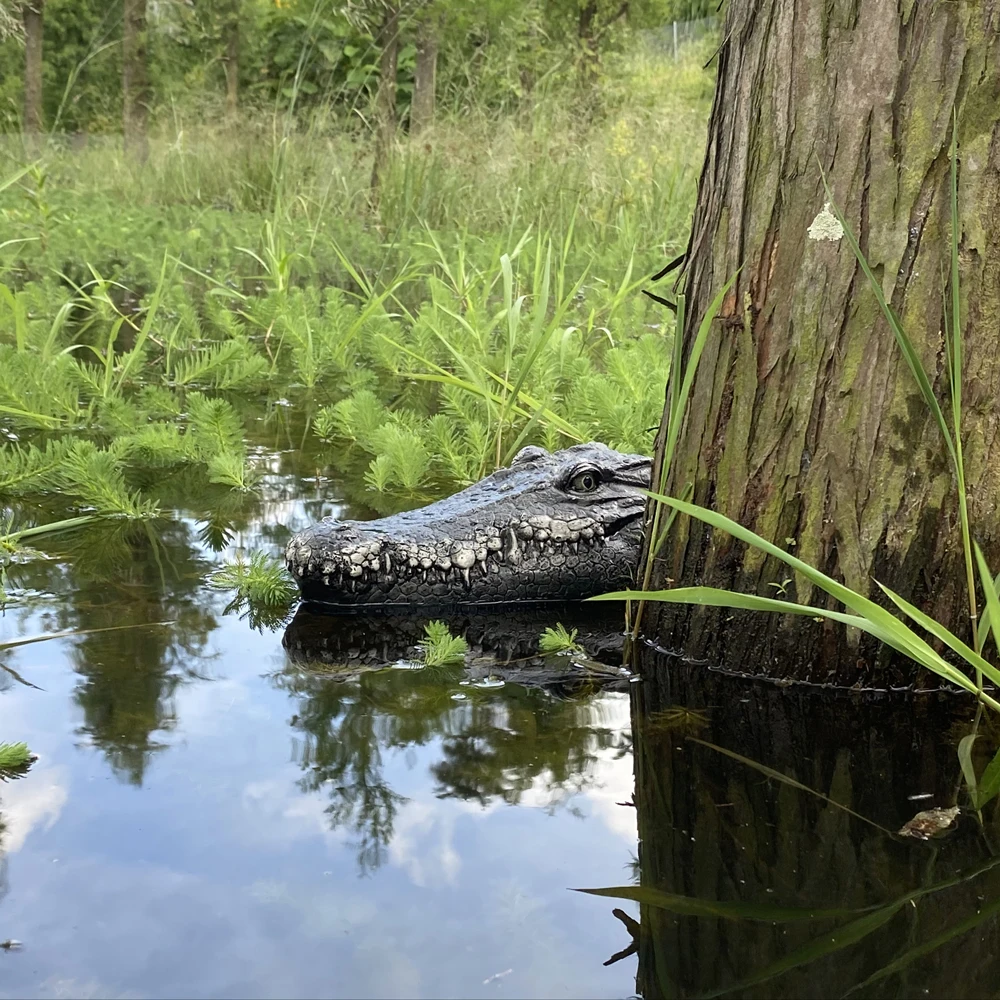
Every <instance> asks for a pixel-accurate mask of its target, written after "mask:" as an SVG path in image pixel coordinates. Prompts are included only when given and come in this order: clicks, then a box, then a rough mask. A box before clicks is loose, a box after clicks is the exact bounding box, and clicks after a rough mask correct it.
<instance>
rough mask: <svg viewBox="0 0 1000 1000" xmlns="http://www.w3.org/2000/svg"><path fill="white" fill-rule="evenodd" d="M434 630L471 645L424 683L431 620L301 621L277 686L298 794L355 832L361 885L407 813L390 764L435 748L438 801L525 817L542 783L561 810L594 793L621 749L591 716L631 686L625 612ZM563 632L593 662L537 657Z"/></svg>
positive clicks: (550, 614) (464, 620)
mask: <svg viewBox="0 0 1000 1000" xmlns="http://www.w3.org/2000/svg"><path fill="white" fill-rule="evenodd" d="M433 617H437V618H440V619H441V620H443V621H445V623H446V624H447V625H448V627H449V629H450V630H451V631H452V632H453V633H454V634H459V635H464V636H465V637H466V639H467V641H468V643H469V646H470V651H469V654H468V656H467V658H466V663H465V664H464V665H462V664H459V665H455V666H446V667H437V668H422V669H414V666H415V664H414V661H413V657H414V655H415V647H416V645H417V644H418V643H419V642H420V640H421V639H422V638H423V626H424V625H425V624H426V623H427V620H428V619H427V617H420V618H415V617H412V616H407V615H401V614H367V615H334V614H323V613H320V612H318V611H317V610H316V609H312V608H308V607H303V608H300V609H299V611H298V613H297V614H296V616H295V618H294V619H293V621H292V622H291V623H290V624H289V626H288V628H287V630H286V631H285V635H284V639H283V645H284V647H285V651H286V658H287V662H286V664H285V667H284V669H283V670H281V671H279V672H276V673H275V674H273V675H272V677H271V680H272V683H273V684H274V685H275V686H276V687H279V688H280V689H282V690H285V691H287V692H288V693H289V695H290V696H292V697H293V698H294V699H295V700H296V711H295V714H294V715H293V716H292V720H291V724H292V727H293V729H294V730H295V732H296V734H297V736H298V741H297V744H296V759H297V761H298V763H299V765H300V766H301V768H302V771H303V776H302V778H301V779H300V781H299V787H300V788H301V789H302V791H303V792H310V793H311V792H316V791H320V790H324V789H325V790H326V792H327V794H328V796H329V804H328V805H327V807H326V815H327V817H328V820H329V823H330V826H331V828H333V829H336V828H341V827H342V828H345V829H348V830H350V832H351V833H352V835H353V836H354V842H355V847H356V850H357V859H358V865H359V868H360V869H361V871H362V872H369V871H372V870H374V869H376V868H378V867H379V866H380V865H381V864H382V863H383V862H384V860H385V858H386V854H387V850H388V847H389V843H390V841H391V839H392V836H393V823H394V819H395V816H396V812H397V810H398V808H399V806H400V805H401V804H402V803H403V801H405V800H404V799H403V798H402V797H401V796H399V795H398V794H396V793H395V792H394V791H393V790H392V789H391V788H390V787H389V785H388V784H387V783H386V781H385V780H384V778H383V757H384V755H385V754H386V753H387V752H389V751H391V750H393V749H397V748H406V747H414V746H423V745H426V744H428V743H430V742H431V741H432V740H435V739H438V740H440V751H439V752H440V759H439V760H437V761H436V762H435V763H434V764H432V765H431V768H430V770H431V773H432V775H433V777H434V781H435V787H434V794H435V796H436V797H437V798H439V799H460V800H464V801H468V802H474V803H477V804H479V805H480V806H486V805H488V804H490V803H491V802H493V801H498V802H503V803H505V804H507V805H517V804H518V803H519V802H520V801H521V798H522V796H523V795H524V794H525V793H526V792H527V791H528V790H529V789H530V790H532V791H533V792H534V793H538V792H539V782H541V784H542V791H543V793H544V795H545V797H546V799H547V800H548V802H549V804H550V807H551V808H556V807H558V806H559V804H560V803H562V802H564V801H566V800H568V799H570V798H571V797H572V796H573V795H574V794H576V793H578V792H580V791H582V790H583V789H584V788H586V787H587V785H588V784H589V783H590V781H591V780H592V778H593V772H594V768H595V765H596V763H597V753H598V751H602V750H607V749H608V748H611V747H615V746H617V742H616V741H620V732H619V730H618V728H617V727H616V726H614V725H611V724H608V725H603V724H602V719H601V713H600V710H599V708H598V707H597V706H596V705H595V704H594V703H593V702H592V696H593V695H594V694H596V693H598V692H600V691H606V690H619V691H620V690H624V689H625V688H626V687H627V686H628V679H627V677H626V676H625V675H624V674H623V672H622V670H621V668H620V667H616V666H613V665H612V664H613V663H615V662H618V663H620V660H621V649H622V636H621V615H620V611H617V612H616V611H615V610H614V609H612V610H611V611H609V612H603V613H601V614H599V615H597V616H595V615H593V614H590V613H589V612H588V613H586V614H583V613H582V612H581V609H580V608H579V607H578V606H576V607H565V606H564V607H562V608H549V609H546V610H541V609H539V610H537V611H535V612H533V613H532V612H529V613H525V614H519V615H517V616H514V615H512V614H510V613H509V612H507V613H504V612H503V611H496V612H472V613H456V612H455V611H454V610H453V611H451V612H448V611H444V610H442V611H435V612H434V613H433ZM555 620H559V621H562V622H563V623H564V624H565V625H567V627H575V628H577V629H578V631H579V635H578V639H579V640H580V641H581V643H582V645H583V646H585V647H586V649H587V650H588V653H587V655H583V654H581V655H575V656H566V655H560V654H555V655H548V656H544V655H541V654H539V652H538V639H539V634H540V633H541V631H542V629H543V628H544V627H545V626H546V625H550V624H551V623H552V622H553V621H555ZM595 656H600V657H601V659H600V660H598V659H596V658H594V657H595ZM387 664H395V666H389V667H387V666H386V665H387Z"/></svg>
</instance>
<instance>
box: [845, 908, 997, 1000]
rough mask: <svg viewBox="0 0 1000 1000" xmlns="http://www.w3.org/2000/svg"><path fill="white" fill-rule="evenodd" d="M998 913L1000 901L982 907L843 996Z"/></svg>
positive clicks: (860, 988) (898, 970) (909, 950)
mask: <svg viewBox="0 0 1000 1000" xmlns="http://www.w3.org/2000/svg"><path fill="white" fill-rule="evenodd" d="M998 913H1000V900H998V901H997V902H994V903H991V904H990V905H989V906H984V907H983V908H982V909H981V910H980V911H979V912H978V913H974V914H972V915H971V916H969V917H966V918H965V920H960V921H959V922H958V923H957V924H954V925H952V926H951V927H949V928H948V929H947V930H946V931H942V932H941V933H940V934H938V935H936V936H935V937H932V938H931V939H930V941H925V942H923V943H922V944H918V945H915V946H914V947H912V948H908V949H907V950H906V951H905V952H903V954H902V955H900V956H899V957H898V958H896V959H894V960H893V961H891V962H890V963H889V964H888V965H884V966H883V967H882V968H881V969H879V970H878V971H877V972H874V973H872V974H871V975H870V976H869V977H868V978H867V979H865V980H863V981H862V982H860V983H858V984H857V985H856V986H852V987H851V988H850V989H849V990H848V991H847V992H846V993H845V994H844V996H845V997H847V996H850V995H851V994H852V993H857V992H858V990H863V989H866V988H868V987H870V986H873V985H874V984H875V983H877V982H879V981H880V980H882V979H886V978H887V977H889V976H891V975H894V974H895V973H897V972H901V971H902V970H903V969H905V968H907V966H910V965H912V964H913V963H914V962H915V961H916V960H917V959H918V958H923V957H924V955H929V954H931V953H932V952H935V951H937V950H938V948H941V947H943V946H944V945H946V944H948V942H949V941H954V940H955V939H956V938H959V937H961V936H962V935H963V934H968V932H969V931H971V930H973V929H974V928H976V927H978V926H979V925H980V924H981V923H984V922H985V921H987V920H990V919H992V918H993V917H995V916H996V915H997V914H998Z"/></svg>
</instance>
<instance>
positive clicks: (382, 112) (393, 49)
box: [372, 4, 399, 198]
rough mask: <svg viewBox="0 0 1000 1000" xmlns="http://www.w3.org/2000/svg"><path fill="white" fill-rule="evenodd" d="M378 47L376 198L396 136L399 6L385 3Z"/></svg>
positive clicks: (374, 193)
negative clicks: (380, 52)
mask: <svg viewBox="0 0 1000 1000" xmlns="http://www.w3.org/2000/svg"><path fill="white" fill-rule="evenodd" d="M378 44H379V48H380V49H381V50H382V57H381V59H380V60H379V80H378V92H377V93H376V95H375V162H374V164H373V166H372V194H373V196H375V197H376V198H377V196H378V189H379V185H380V184H381V182H382V176H383V175H384V173H385V169H386V167H387V165H388V162H389V155H390V153H391V152H392V145H393V142H394V141H395V138H396V64H397V58H398V55H399V8H398V7H397V6H396V5H395V4H389V5H388V6H386V9H385V16H384V18H383V20H382V27H381V29H380V30H379V33H378Z"/></svg>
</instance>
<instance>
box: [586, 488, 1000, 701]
mask: <svg viewBox="0 0 1000 1000" xmlns="http://www.w3.org/2000/svg"><path fill="white" fill-rule="evenodd" d="M650 496H651V497H652V498H653V499H654V500H658V501H659V502H660V503H662V504H666V505H667V506H668V507H672V508H674V509H675V510H677V511H679V512H680V513H682V514H687V515H689V516H690V517H693V518H695V519H696V520H698V521H702V522H704V523H705V524H708V525H711V526H712V527H713V528H718V529H721V530H722V531H726V532H728V533H729V534H730V535H732V536H733V537H734V538H738V539H739V540H740V541H742V542H745V543H746V544H747V545H749V546H751V547H752V548H755V549H757V550H758V551H760V552H763V553H765V554H766V555H770V556H774V558H776V559H778V560H780V561H781V562H783V563H785V564H786V565H788V566H790V567H791V568H792V569H793V570H795V571H796V572H797V573H800V574H802V576H804V577H805V578H806V579H807V580H809V581H810V582H811V583H812V584H814V585H815V586H816V587H818V588H819V589H820V590H823V591H825V592H826V593H827V594H829V595H830V596H831V597H833V598H834V599H836V600H837V601H839V602H840V603H841V604H843V605H845V606H846V607H847V608H849V609H850V610H851V611H853V612H854V613H855V614H856V615H857V616H859V617H860V618H861V619H863V620H864V622H865V624H864V625H860V624H857V623H853V622H847V624H856V625H857V627H858V628H863V629H864V631H867V632H869V633H870V634H872V635H874V636H875V637H876V638H878V639H879V640H880V641H882V642H884V643H886V644H887V645H889V646H891V647H892V648H893V649H896V650H897V651H899V652H900V653H902V654H903V655H904V656H907V657H909V658H910V659H912V660H914V661H915V662H916V663H918V664H919V665H920V666H922V667H924V668H925V669H927V670H930V671H931V672H932V673H935V674H937V675H938V676H939V677H941V678H943V679H945V680H948V681H950V682H951V683H953V684H956V685H958V686H959V687H961V688H964V689H965V690H966V691H969V692H970V693H971V694H975V695H976V697H978V698H979V699H980V700H981V701H982V702H983V703H984V704H986V705H988V706H989V707H990V708H992V709H993V710H994V711H997V712H1000V702H997V701H996V700H995V699H994V698H993V697H991V696H990V695H987V694H985V693H984V692H983V691H982V690H981V689H980V688H979V687H978V685H977V684H976V683H975V682H973V681H972V680H970V678H969V677H968V676H966V675H965V674H963V673H962V672H961V671H960V670H958V669H957V668H956V667H954V666H952V664H950V663H948V661H947V660H945V659H944V657H942V656H941V655H940V654H939V653H938V652H937V651H936V650H934V649H933V648H932V647H931V646H930V645H929V644H928V643H927V642H926V641H925V640H924V639H922V638H921V637H920V636H918V635H917V634H916V633H915V632H914V631H913V630H912V629H911V628H910V627H909V626H908V625H907V624H906V623H905V622H903V621H900V619H898V618H896V617H895V616H894V615H893V614H891V613H890V612H889V611H887V610H886V609H885V608H883V607H880V606H879V605H878V604H876V603H875V602H874V601H872V600H869V599H868V598H867V597H865V596H863V595H862V594H859V593H858V592H857V591H855V590H851V588H850V587H847V586H845V585H844V584H842V583H839V582H838V581H836V580H834V579H833V578H832V577H830V576H827V575H826V574H825V573H822V572H820V571H819V570H818V569H815V568H814V567H812V566H810V565H809V564H808V563H805V562H803V561H802V560H801V559H797V558H796V557H795V556H793V555H791V554H789V553H788V552H786V551H785V550H784V549H781V548H778V546H777V545H774V544H773V543H772V542H769V541H767V540H766V539H764V538H761V536H760V535H757V534H755V533H754V532H753V531H751V530H750V529H749V528H744V527H743V526H742V525H741V524H737V522H736V521H733V520H731V519H730V518H728V517H726V516H725V515H723V514H719V513H717V512H716V511H713V510H707V509H706V508H704V507H699V506H698V505H696V504H690V503H685V502H684V501H683V500H676V499H674V498H673V497H667V496H663V495H661V494H656V493H651V494H650ZM690 589H694V590H696V591H698V592H700V594H701V599H693V598H692V595H691V594H690V593H688V594H683V591H682V596H681V597H680V598H679V600H680V601H681V602H682V603H688V604H691V603H696V604H697V603H704V604H713V605H715V606H721V607H733V608H739V609H744V608H747V607H749V604H748V600H750V599H752V600H754V601H757V602H762V601H765V600H766V599H765V598H759V597H758V598H754V597H753V595H746V594H739V593H735V592H733V591H727V590H715V589H714V588H705V587H701V588H690ZM673 593H674V592H673V591H669V590H666V591H658V592H657V593H656V594H655V595H654V594H651V593H647V592H637V591H621V592H618V593H614V594H602V595H600V596H599V597H596V598H591V600H618V601H621V600H636V599H645V600H664V601H671V600H673V599H674V598H673V597H672V596H671V595H672V594H673ZM802 607H804V606H803V605H798V606H794V605H793V606H789V607H786V606H784V605H783V604H782V603H781V602H779V603H778V606H777V607H774V606H771V607H769V608H767V609H764V608H761V610H772V611H791V612H792V613H799V614H801V613H803V612H802V611H801V610H796V609H797V608H799V609H800V608H802ZM811 610H812V612H813V613H814V614H815V615H816V616H824V615H825V616H826V617H831V616H832V613H830V612H824V611H823V610H822V609H819V608H815V609H811ZM998 618H1000V615H998ZM938 629H939V631H938V632H937V633H935V634H937V635H938V636H939V637H940V636H941V635H942V634H944V633H946V632H947V634H948V635H949V636H950V639H949V645H950V646H951V647H952V649H960V648H961V647H962V646H964V644H963V643H962V642H961V640H960V639H958V637H957V636H954V635H952V633H950V632H948V630H947V629H945V628H944V626H943V625H940V626H938ZM980 660H981V658H978V657H977V659H975V660H972V661H969V660H968V659H967V662H969V665H970V666H972V667H973V668H974V669H976V670H980V669H981V670H982V672H983V673H984V674H985V675H987V676H988V677H989V678H990V679H991V680H992V681H993V682H994V683H998V684H1000V670H997V669H996V667H994V666H992V665H991V664H989V663H987V661H985V660H981V662H980Z"/></svg>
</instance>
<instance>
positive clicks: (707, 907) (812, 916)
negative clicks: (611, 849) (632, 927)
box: [573, 885, 870, 923]
mask: <svg viewBox="0 0 1000 1000" xmlns="http://www.w3.org/2000/svg"><path fill="white" fill-rule="evenodd" d="M573 891H574V892H586V893H589V894H590V895H591V896H610V897H612V898H613V899H631V900H633V901H634V902H636V903H643V904H645V905H646V906H655V907H658V908H659V909H661V910H669V911H670V912H671V913H677V914H679V915H681V916H687V917H717V918H721V919H722V920H763V921H766V922H767V923H789V922H791V921H794V920H828V919H834V920H836V919H841V918H843V917H852V916H855V915H856V914H858V913H864V912H865V909H864V908H861V909H853V910H852V909H839V910H822V909H810V908H806V907H795V906H775V905H774V904H772V903H743V902H723V901H720V900H715V899H698V898H697V897H696V896H681V895H678V894H677V893H673V892H665V891H664V890H663V889H654V888H652V887H649V886H639V885H613V886H608V887H607V888H604V889H574V890H573ZM869 909H870V907H869Z"/></svg>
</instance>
